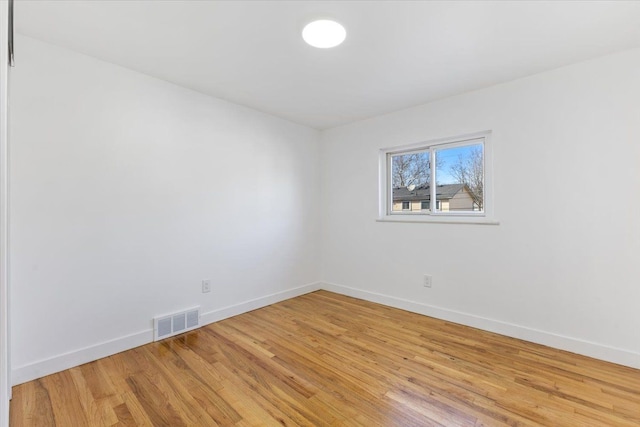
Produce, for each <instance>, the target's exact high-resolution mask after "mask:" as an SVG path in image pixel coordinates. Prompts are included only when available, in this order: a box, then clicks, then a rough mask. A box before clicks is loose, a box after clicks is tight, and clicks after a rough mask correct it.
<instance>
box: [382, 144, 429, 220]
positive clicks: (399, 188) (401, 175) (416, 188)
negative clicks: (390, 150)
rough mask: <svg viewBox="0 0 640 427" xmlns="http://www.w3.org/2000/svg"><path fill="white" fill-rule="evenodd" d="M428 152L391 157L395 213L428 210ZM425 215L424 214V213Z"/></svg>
mask: <svg viewBox="0 0 640 427" xmlns="http://www.w3.org/2000/svg"><path fill="white" fill-rule="evenodd" d="M430 179H431V170H430V169H429V151H421V152H417V153H408V154H398V155H392V156H391V188H392V190H391V192H392V199H393V203H392V208H391V210H392V211H393V212H396V211H405V212H406V211H416V212H418V213H420V212H421V211H422V212H424V210H425V208H424V206H425V205H424V202H425V201H426V202H427V204H426V209H427V211H428V209H429V200H430V198H431V197H430V194H429V181H430ZM425 213H426V212H425Z"/></svg>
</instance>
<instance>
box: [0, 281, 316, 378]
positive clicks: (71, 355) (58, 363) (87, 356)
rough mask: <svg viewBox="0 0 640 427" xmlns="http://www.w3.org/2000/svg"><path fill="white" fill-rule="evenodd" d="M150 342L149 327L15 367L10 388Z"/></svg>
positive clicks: (224, 314)
mask: <svg viewBox="0 0 640 427" xmlns="http://www.w3.org/2000/svg"><path fill="white" fill-rule="evenodd" d="M318 289H321V287H320V283H319V282H317V283H310V284H307V285H304V286H300V287H297V288H293V289H288V290H286V291H282V292H277V293H274V294H270V295H265V296H263V297H260V298H255V299H251V300H248V301H244V302H241V303H239V304H235V305H232V306H228V307H224V308H220V309H218V310H213V311H209V312H207V313H203V314H201V315H200V321H201V323H202V326H204V325H207V324H209V323H213V322H217V321H219V320H222V319H226V318H228V317H232V316H236V315H238V314H242V313H246V312H248V311H251V310H255V309H258V308H261V307H266V306H267V305H271V304H275V303H277V302H280V301H284V300H287V299H290V298H294V297H297V296H300V295H304V294H307V293H309V292H313V291H317V290H318ZM150 342H153V329H152V328H151V329H147V330H144V331H140V332H137V333H135V334H131V335H127V336H124V337H119V338H115V339H113V340H109V341H105V342H102V343H99V344H95V345H92V346H89V347H85V348H81V349H78V350H73V351H70V352H68V353H64V354H60V355H57V356H54V357H50V358H48V359H44V360H39V361H37V362H33V363H29V364H27V365H23V366H18V367H16V368H14V369H13V370H12V371H11V380H12V385H18V384H22V383H25V382H27V381H31V380H34V379H36V378H41V377H44V376H46V375H50V374H54V373H56V372H60V371H64V370H65V369H69V368H73V367H75V366H79V365H82V364H84V363H89V362H92V361H94V360H98V359H101V358H103V357H107V356H111V355H113V354H116V353H120V352H122V351H125V350H130V349H132V348H135V347H139V346H141V345H144V344H148V343H150Z"/></svg>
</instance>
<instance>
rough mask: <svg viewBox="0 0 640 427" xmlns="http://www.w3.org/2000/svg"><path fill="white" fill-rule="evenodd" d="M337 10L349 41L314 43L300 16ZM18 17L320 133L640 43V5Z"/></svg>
mask: <svg viewBox="0 0 640 427" xmlns="http://www.w3.org/2000/svg"><path fill="white" fill-rule="evenodd" d="M326 17H329V18H333V19H335V20H337V21H339V22H341V23H342V24H343V25H344V26H345V27H346V29H347V39H346V41H345V43H344V44H342V45H341V46H339V47H337V48H333V49H315V48H312V47H310V46H308V45H306V44H305V43H304V42H303V41H302V38H301V37H300V33H301V31H302V28H303V26H304V25H305V24H306V23H308V22H309V21H311V20H314V19H316V18H326ZM15 20H16V23H15V27H16V31H17V32H19V33H22V34H25V35H27V36H31V37H35V38H38V39H41V40H44V41H47V42H50V43H54V44H57V45H60V46H64V47H68V48H70V49H74V50H76V51H79V52H82V53H85V54H88V55H91V56H94V57H96V58H99V59H103V60H105V61H109V62H112V63H115V64H119V65H122V66H124V67H128V68H131V69H134V70H137V71H140V72H143V73H146V74H149V75H152V76H155V77H158V78H161V79H164V80H167V81H170V82H174V83H177V84H179V85H182V86H185V87H188V88H191V89H194V90H197V91H199V92H203V93H207V94H210V95H213V96H216V97H219V98H223V99H227V100H229V101H232V102H236V103H239V104H243V105H246V106H249V107H252V108H255V109H258V110H262V111H265V112H268V113H271V114H274V115H276V116H280V117H283V118H286V119H289V120H292V121H294V122H298V123H301V124H305V125H308V126H312V127H314V128H318V129H325V128H329V127H334V126H339V125H341V124H345V123H349V122H353V121H356V120H360V119H364V118H367V117H371V116H375V115H379V114H384V113H388V112H391V111H395V110H400V109H403V108H407V107H411V106H414V105H418V104H423V103H426V102H429V101H432V100H435V99H439V98H443V97H446V96H450V95H454V94H458V93H462V92H466V91H470V90H474V89H478V88H482V87H486V86H490V85H493V84H496V83H500V82H505V81H508V80H513V79H516V78H519V77H523V76H527V75H531V74H535V73H538V72H541V71H544V70H549V69H553V68H557V67H560V66H563V65H567V64H571V63H575V62H578V61H583V60H586V59H589V58H593V57H597V56H601V55H604V54H608V53H612V52H616V51H621V50H625V49H630V48H635V47H640V24H639V23H640V2H637V1H636V2H612V1H606V2H578V1H569V2H559V1H557V2H550V1H549V2H547V1H544V2H475V1H474V2H440V1H435V2H399V1H389V2H383V1H254V2H248V1H246V2H243V1H230V2H219V1H185V0H182V1H157V0H156V1H110V0H106V1H96V0H93V1H33V2H31V1H20V0H18V1H17V2H16V6H15ZM17 48H18V50H17V52H16V61H17V63H18V65H19V61H20V52H19V46H18V47H17Z"/></svg>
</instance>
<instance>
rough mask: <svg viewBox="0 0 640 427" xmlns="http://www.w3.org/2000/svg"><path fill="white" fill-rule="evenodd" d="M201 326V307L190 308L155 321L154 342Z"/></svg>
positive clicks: (157, 318)
mask: <svg viewBox="0 0 640 427" xmlns="http://www.w3.org/2000/svg"><path fill="white" fill-rule="evenodd" d="M199 326H200V307H195V308H190V309H188V310H184V311H179V312H177V313H171V314H167V315H166V316H160V317H155V318H154V319H153V340H154V341H158V340H162V339H165V338H169V337H172V336H174V335H178V334H181V333H183V332H187V331H190V330H192V329H195V328H198V327H199Z"/></svg>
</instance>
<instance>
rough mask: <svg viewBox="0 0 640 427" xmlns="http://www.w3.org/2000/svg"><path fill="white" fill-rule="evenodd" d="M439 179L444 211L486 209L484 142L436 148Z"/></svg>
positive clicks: (439, 199)
mask: <svg viewBox="0 0 640 427" xmlns="http://www.w3.org/2000/svg"><path fill="white" fill-rule="evenodd" d="M436 181H437V186H436V201H437V205H438V210H440V211H441V212H474V211H476V212H479V211H482V210H483V200H484V187H483V184H484V149H483V145H482V144H473V145H465V146H463V147H454V148H446V149H441V150H436Z"/></svg>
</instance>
